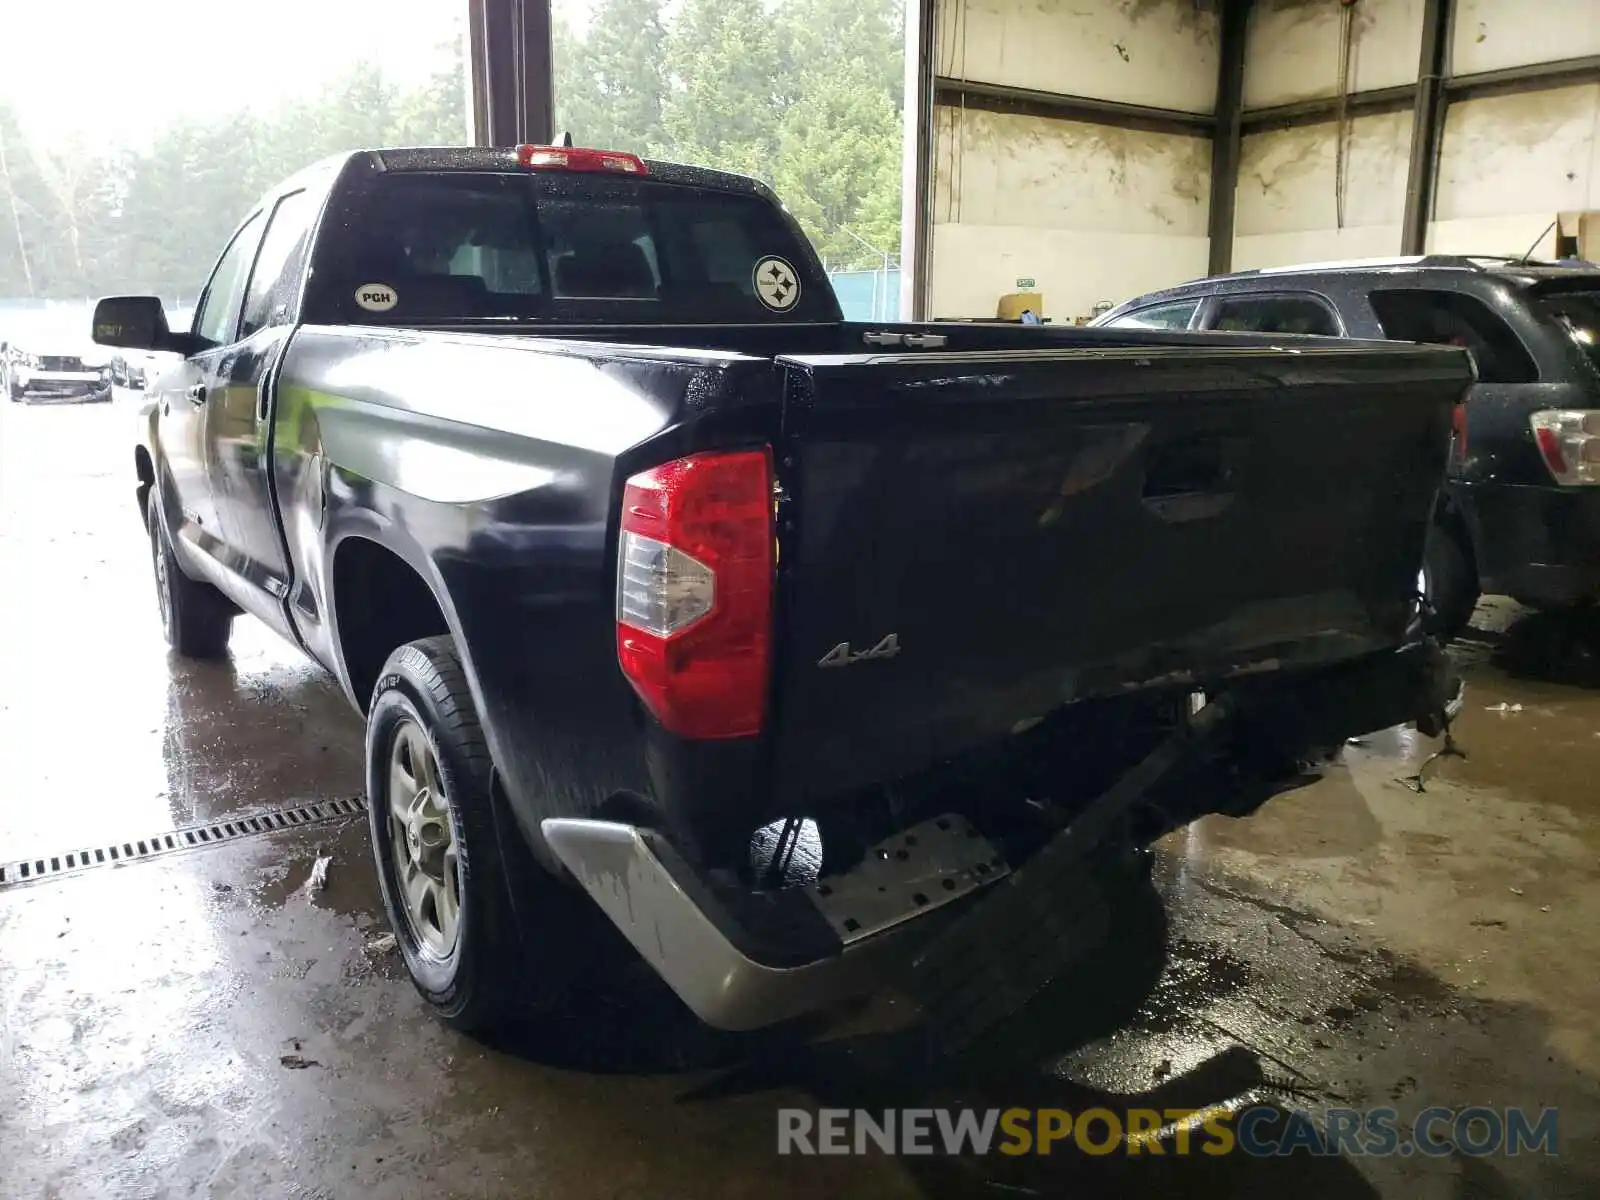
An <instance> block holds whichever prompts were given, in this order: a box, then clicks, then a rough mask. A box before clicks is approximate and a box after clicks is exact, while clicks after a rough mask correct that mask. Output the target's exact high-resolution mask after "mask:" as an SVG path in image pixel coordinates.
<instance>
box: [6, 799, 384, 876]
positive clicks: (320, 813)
mask: <svg viewBox="0 0 1600 1200" xmlns="http://www.w3.org/2000/svg"><path fill="white" fill-rule="evenodd" d="M366 810H367V801H366V798H365V797H364V796H351V797H349V798H348V799H345V798H340V799H337V800H318V801H317V802H316V803H314V804H299V805H296V806H295V807H293V808H275V809H273V810H272V811H270V812H264V813H257V814H256V815H255V816H253V817H235V818H233V819H230V820H226V821H210V822H207V823H206V824H204V825H184V826H181V827H180V828H178V829H172V830H169V831H167V832H166V833H158V834H156V836H155V837H150V838H133V839H130V840H129V841H125V842H118V843H116V844H115V845H108V846H95V847H92V848H91V849H88V850H72V851H69V852H67V853H66V854H51V855H46V856H44V857H41V858H29V859H23V860H21V861H19V862H11V863H3V864H0V888H7V887H14V886H16V885H18V884H23V883H37V882H40V881H42V880H45V879H54V878H57V877H58V876H61V875H65V874H67V873H69V872H72V871H84V870H88V869H90V868H92V867H109V866H116V865H117V864H119V863H129V862H142V861H143V860H144V859H147V858H155V857H156V856H157V855H161V854H174V853H177V852H178V851H180V850H198V849H200V848H201V847H202V846H215V845H217V844H218V843H220V842H231V841H235V840H237V839H238V838H244V837H251V836H253V835H255V834H261V833H274V832H276V831H277V830H280V829H298V828H300V827H301V826H304V825H316V824H318V823H319V822H322V821H333V820H337V819H338V818H339V817H349V816H355V815H356V814H358V813H363V812H366Z"/></svg>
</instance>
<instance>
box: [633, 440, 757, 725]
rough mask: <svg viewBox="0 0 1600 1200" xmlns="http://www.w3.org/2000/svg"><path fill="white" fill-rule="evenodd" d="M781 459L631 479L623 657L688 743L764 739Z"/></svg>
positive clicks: (741, 455) (687, 463) (650, 701)
mask: <svg viewBox="0 0 1600 1200" xmlns="http://www.w3.org/2000/svg"><path fill="white" fill-rule="evenodd" d="M772 539H773V532H772V452H771V450H770V449H769V448H763V449H760V450H739V451H733V452H729V453H715V452H713V453H706V454H693V455H690V456H689V457H687V458H679V459H674V460H673V461H672V462H669V463H665V464H663V465H661V466H659V467H653V468H651V469H650V470H648V471H643V472H641V473H640V474H638V475H635V476H633V477H632V478H630V479H629V480H628V482H627V485H626V487H625V488H624V490H623V496H622V534H621V538H620V539H619V546H618V553H617V660H618V662H619V663H620V664H621V666H622V673H623V674H624V675H625V676H627V678H628V682H629V683H631V684H632V685H633V688H634V690H635V691H636V692H638V694H639V698H640V699H641V700H643V701H644V703H645V705H646V706H647V707H648V708H649V709H650V711H651V712H652V713H654V714H655V716H656V719H657V720H659V721H660V722H661V724H662V725H664V726H665V727H666V728H668V729H670V730H672V731H673V732H674V733H677V734H680V735H682V736H683V737H691V738H731V737H747V736H749V735H751V734H755V733H759V732H760V731H761V724H762V719H763V716H764V715H765V708H766V697H767V679H768V666H769V662H770V659H771V641H772V576H773V566H774V564H773V543H772Z"/></svg>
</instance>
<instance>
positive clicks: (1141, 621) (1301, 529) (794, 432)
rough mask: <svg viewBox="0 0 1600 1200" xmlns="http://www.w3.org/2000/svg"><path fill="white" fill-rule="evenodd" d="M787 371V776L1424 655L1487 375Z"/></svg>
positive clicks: (1406, 361) (899, 360)
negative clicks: (1462, 411) (1472, 416)
mask: <svg viewBox="0 0 1600 1200" xmlns="http://www.w3.org/2000/svg"><path fill="white" fill-rule="evenodd" d="M778 362H779V363H780V365H781V366H782V367H783V368H784V370H785V372H786V380H785V399H784V416H783V431H782V446H781V457H780V467H779V478H780V482H781V483H782V486H783V488H784V490H785V493H786V495H787V497H788V499H787V501H786V503H785V505H784V508H783V512H784V517H783V525H782V529H781V531H780V564H779V571H780V591H779V604H778V611H777V622H778V625H777V642H776V647H775V651H776V652H775V655H774V666H775V672H776V675H775V681H774V687H775V693H774V702H773V717H774V722H773V726H772V730H773V743H772V745H773V754H774V759H773V767H774V771H773V782H774V785H775V786H776V787H777V788H778V789H779V791H780V792H782V793H783V794H784V795H785V797H786V798H804V797H805V796H807V795H817V794H832V793H836V792H838V791H840V790H841V789H848V788H850V787H853V786H857V785H861V784H865V783H869V782H873V781H880V780H885V779H890V778H893V777H895V776H897V775H900V774H903V773H905V772H908V771H912V770H916V769H918V768H920V767H923V766H927V765H930V764H931V763H933V762H935V761H937V760H939V759H941V758H944V757H947V756H948V755H950V754H951V753H953V752H955V751H957V750H960V749H963V748H965V747H968V746H972V745H977V744H980V743H982V742H985V741H989V740H992V739H994V738H997V737H1001V736H1004V735H1005V734H1006V733H1008V732H1009V731H1011V730H1013V729H1014V728H1017V727H1018V726H1019V723H1023V722H1027V721H1029V720H1030V719H1032V718H1036V717H1040V716H1043V715H1044V714H1046V713H1048V712H1049V711H1050V710H1052V709H1054V708H1056V707H1058V706H1060V705H1062V704H1064V703H1068V702H1071V701H1074V700H1079V699H1084V698H1087V697H1091V696H1098V695H1107V694H1112V693H1115V692H1119V691H1125V690H1129V689H1135V688H1142V687H1156V686H1162V685H1170V686H1174V687H1176V686H1182V685H1188V684H1190V683H1191V682H1193V683H1197V684H1204V683H1205V682H1207V681H1211V680H1216V679H1219V678H1223V677H1227V676H1229V675H1233V674H1238V673H1241V672H1246V671H1271V670H1281V669H1285V668H1292V667H1294V666H1297V665H1311V664H1313V663H1319V662H1328V661H1332V660H1336V659H1340V658H1345V657H1352V656H1355V655H1357V654H1361V653H1366V652H1369V651H1372V650H1376V649H1382V648H1384V647H1388V646H1395V645H1398V644H1399V643H1400V642H1401V641H1402V640H1403V636H1404V633H1405V629H1406V626H1407V623H1408V620H1409V616H1410V601H1411V597H1412V596H1413V594H1414V592H1415V579H1416V573H1417V570H1418V567H1419V564H1420V562H1421V559H1422V545H1423V534H1424V530H1425V527H1426V524H1427V520H1428V516H1429V510H1430V507H1431V504H1432V502H1433V496H1434V492H1435V489H1436V487H1437V486H1438V483H1439V481H1440V478H1441V476H1442V474H1443V471H1444V467H1445V460H1446V454H1447V450H1448V444H1449V438H1450V425H1451V421H1450V418H1451V410H1452V406H1453V405H1454V404H1455V403H1456V402H1457V401H1459V400H1460V399H1461V397H1462V395H1463V393H1464V392H1465V390H1466V388H1467V386H1468V384H1469V383H1470V382H1471V367H1470V364H1469V362H1468V360H1467V358H1466V356H1465V355H1461V354H1458V353H1451V352H1441V351H1439V350H1436V349H1425V348H1412V347H1396V346H1384V347H1378V346H1352V345H1351V344H1350V343H1331V344H1329V345H1327V346H1326V347H1325V348H1324V347H1323V346H1320V345H1319V346H1314V347H1305V348H1293V349H1247V348H1216V347H1211V346H1206V347H1200V346H1196V345H1194V344H1192V343H1191V344H1189V345H1187V346H1184V347H1183V348H1182V349H1178V348H1176V347H1170V348H1169V347H1143V348H1134V349H1121V348H1112V349H1041V350H1025V351H1009V352H1005V351H1002V352H988V353H925V354H886V355H815V356H792V357H784V358H780V359H778Z"/></svg>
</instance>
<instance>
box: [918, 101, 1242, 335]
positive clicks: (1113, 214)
mask: <svg viewBox="0 0 1600 1200" xmlns="http://www.w3.org/2000/svg"><path fill="white" fill-rule="evenodd" d="M936 120H937V122H938V136H937V140H936V142H935V145H936V147H937V152H936V164H937V165H936V168H935V170H936V174H935V177H934V194H933V202H934V240H933V264H934V271H933V275H932V295H931V297H930V303H931V311H932V313H933V314H934V315H935V316H939V317H992V316H994V314H995V302H996V299H997V298H998V297H1000V296H1002V295H1004V294H1006V293H1007V292H1013V291H1016V290H1017V286H1016V284H1017V280H1018V279H1021V278H1031V279H1034V280H1035V281H1036V282H1037V285H1038V289H1039V290H1040V291H1041V292H1043V294H1044V300H1045V311H1046V313H1047V315H1050V316H1051V317H1052V318H1053V319H1056V320H1066V319H1069V318H1071V317H1073V316H1075V315H1080V314H1081V315H1088V314H1089V313H1090V312H1091V311H1092V309H1093V306H1094V304H1095V302H1096V301H1098V300H1121V299H1124V298H1126V297H1127V296H1130V295H1136V294H1138V293H1139V292H1143V291H1151V290H1154V289H1156V288H1160V287H1166V286H1168V285H1170V284H1173V283H1177V282H1179V281H1181V280H1184V279H1192V278H1194V276H1196V275H1204V274H1205V271H1206V251H1207V246H1208V244H1209V243H1208V241H1207V239H1206V211H1207V204H1208V202H1209V198H1210V168H1211V147H1210V143H1209V142H1207V141H1206V140H1205V139H1203V138H1192V137H1174V136H1172V135H1169V134H1159V133H1139V132H1133V131H1128V130H1120V129H1108V128H1106V127H1104V126H1097V125H1084V124H1079V123H1077V122H1072V121H1055V120H1041V119H1039V118H1035V117H1026V116H1017V115H1011V114H1001V113H990V112H981V111H977V110H972V109H968V110H966V111H962V110H959V109H952V108H940V109H939V110H938V112H937V113H936Z"/></svg>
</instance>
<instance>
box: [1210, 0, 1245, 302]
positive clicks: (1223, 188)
mask: <svg viewBox="0 0 1600 1200" xmlns="http://www.w3.org/2000/svg"><path fill="white" fill-rule="evenodd" d="M1249 21H1250V0H1226V2H1225V3H1224V4H1223V6H1222V32H1221V37H1220V38H1219V39H1218V41H1219V49H1220V55H1219V61H1218V65H1217V115H1216V121H1215V124H1214V125H1213V126H1212V130H1211V212H1210V215H1209V216H1208V218H1207V220H1206V234H1207V236H1208V237H1209V239H1210V264H1209V270H1210V273H1211V274H1212V275H1226V274H1227V273H1228V272H1229V271H1230V270H1232V269H1233V205H1234V199H1235V197H1236V195H1237V194H1238V191H1239V146H1240V142H1241V140H1242V126H1241V117H1242V116H1243V111H1244V46H1245V34H1246V30H1247V28H1248V26H1249Z"/></svg>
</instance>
